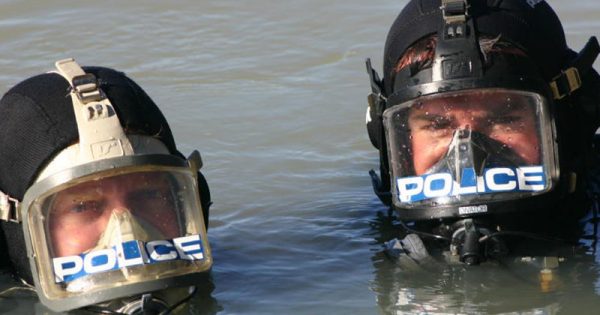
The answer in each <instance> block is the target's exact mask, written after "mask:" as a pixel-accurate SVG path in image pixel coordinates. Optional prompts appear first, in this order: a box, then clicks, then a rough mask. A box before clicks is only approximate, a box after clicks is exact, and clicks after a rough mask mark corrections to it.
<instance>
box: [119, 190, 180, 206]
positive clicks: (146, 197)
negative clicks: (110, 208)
mask: <svg viewBox="0 0 600 315" xmlns="http://www.w3.org/2000/svg"><path fill="white" fill-rule="evenodd" d="M128 199H129V202H130V203H131V204H133V205H145V206H157V205H162V204H165V203H169V202H170V201H171V196H170V194H169V192H168V191H167V190H165V189H161V188H145V189H139V190H136V191H133V192H131V193H129V195H128Z"/></svg>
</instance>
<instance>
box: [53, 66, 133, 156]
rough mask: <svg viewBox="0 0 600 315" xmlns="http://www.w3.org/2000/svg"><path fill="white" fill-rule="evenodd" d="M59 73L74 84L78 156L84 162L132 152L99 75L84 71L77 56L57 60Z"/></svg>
mask: <svg viewBox="0 0 600 315" xmlns="http://www.w3.org/2000/svg"><path fill="white" fill-rule="evenodd" d="M55 65H56V68H57V69H58V73H59V74H60V75H61V76H63V77H64V78H65V79H66V80H67V81H68V82H69V85H70V86H71V92H70V94H71V99H72V101H73V111H74V113H75V119H76V121H77V129H78V131H79V156H78V159H79V161H80V162H82V163H87V162H92V161H97V160H103V159H108V158H112V157H118V156H125V155H133V154H134V151H133V147H132V145H131V143H130V142H129V139H128V138H127V136H126V135H125V132H124V131H123V128H122V127H121V123H120V122H119V117H118V116H117V113H116V112H115V109H114V106H113V105H112V104H111V103H110V101H109V99H108V98H107V97H106V94H104V92H103V91H102V90H101V89H100V87H99V86H98V81H97V80H96V77H95V76H94V75H93V74H91V73H85V72H84V71H83V69H82V68H81V67H80V66H79V65H78V64H77V62H75V60H74V59H72V58H69V59H64V60H59V61H57V62H56V63H55Z"/></svg>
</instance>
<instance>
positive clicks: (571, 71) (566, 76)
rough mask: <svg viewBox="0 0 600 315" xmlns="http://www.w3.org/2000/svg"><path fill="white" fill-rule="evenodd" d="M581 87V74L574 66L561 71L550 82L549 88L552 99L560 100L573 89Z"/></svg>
mask: <svg viewBox="0 0 600 315" xmlns="http://www.w3.org/2000/svg"><path fill="white" fill-rule="evenodd" d="M580 87H581V76H580V75H579V70H577V68H575V67H571V68H568V69H567V70H564V71H562V73H561V74H559V75H558V76H556V77H555V78H554V79H553V80H552V82H550V89H552V95H553V96H554V99H556V100H560V99H563V98H565V97H566V96H568V95H571V93H573V92H574V91H575V90H577V89H579V88H580Z"/></svg>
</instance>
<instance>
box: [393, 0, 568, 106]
mask: <svg viewBox="0 0 600 315" xmlns="http://www.w3.org/2000/svg"><path fill="white" fill-rule="evenodd" d="M441 5H442V3H441V0H414V1H410V2H409V3H408V4H407V5H406V7H404V9H403V10H402V12H401V13H400V14H399V15H398V17H397V18H396V20H395V21H394V23H393V24H392V26H391V28H390V31H389V33H388V36H387V39H386V43H385V51H384V59H383V70H384V72H383V74H384V93H385V94H386V95H388V96H389V95H390V94H391V93H392V92H393V91H392V90H393V87H392V84H393V80H394V78H393V73H392V72H393V69H394V67H395V65H396V63H397V62H398V60H399V59H400V57H401V56H402V55H403V54H404V52H405V51H406V49H407V48H408V47H410V46H411V45H413V44H414V43H415V42H417V41H418V40H420V39H422V38H424V37H427V36H429V35H432V34H436V33H437V32H438V31H439V30H440V28H441V27H442V23H443V21H444V20H443V18H442V10H441V9H440V7H441ZM469 5H470V7H469V15H470V16H471V17H472V18H473V23H474V25H475V28H476V30H477V32H478V34H486V35H489V36H498V35H500V36H501V37H502V39H503V40H505V41H509V42H511V43H513V44H515V45H517V46H518V47H520V48H521V49H523V50H524V51H525V52H526V54H527V55H528V56H530V57H531V58H532V59H533V60H535V62H536V64H537V66H538V70H539V72H540V74H541V75H542V77H543V79H545V81H547V82H549V81H551V80H552V78H554V77H555V76H556V75H557V74H559V73H560V71H561V69H563V68H564V67H565V63H566V60H568V58H567V56H568V54H569V49H568V47H567V43H566V40H565V35H564V31H563V28H562V25H561V23H560V20H559V19H558V16H557V15H556V13H555V12H554V11H553V10H552V8H550V6H549V5H548V4H547V3H546V2H545V1H528V0H473V1H469Z"/></svg>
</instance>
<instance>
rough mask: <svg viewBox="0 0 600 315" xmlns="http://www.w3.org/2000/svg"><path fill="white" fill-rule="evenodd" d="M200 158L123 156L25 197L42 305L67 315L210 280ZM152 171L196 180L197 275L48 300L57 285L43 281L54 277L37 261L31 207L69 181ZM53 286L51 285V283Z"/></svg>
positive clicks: (72, 172)
mask: <svg viewBox="0 0 600 315" xmlns="http://www.w3.org/2000/svg"><path fill="white" fill-rule="evenodd" d="M198 157H199V155H198V154H193V155H192V157H191V158H190V160H187V161H185V160H183V159H181V158H179V157H176V156H172V155H160V154H154V155H137V156H136V155H134V156H124V157H117V158H111V159H105V160H100V161H96V162H94V163H87V164H84V165H80V166H76V167H74V168H71V169H66V170H63V171H62V172H58V173H56V174H54V175H51V176H49V177H47V178H45V179H43V180H41V181H39V182H38V183H36V184H34V185H33V186H31V187H30V188H29V189H28V191H27V192H26V193H25V196H24V198H23V202H22V203H21V204H20V207H19V211H20V214H21V218H23V233H24V235H25V244H26V247H27V253H28V257H29V263H30V268H31V271H32V275H33V280H34V285H35V288H36V292H37V293H38V296H39V298H40V300H41V301H42V303H43V304H44V305H46V306H47V307H49V308H50V309H52V310H53V311H59V312H60V311H68V310H71V309H76V308H80V307H83V306H87V305H92V304H97V303H101V302H105V301H108V300H113V299H118V298H123V297H127V296H134V295H138V294H141V293H145V292H151V291H158V290H162V289H165V288H167V287H182V286H192V285H195V284H197V283H200V282H204V281H207V280H208V271H210V269H211V267H212V255H211V251H210V245H209V243H208V239H207V237H206V229H205V224H204V220H203V214H202V208H201V206H200V205H201V202H200V196H199V193H198V187H197V184H196V183H197V177H196V176H197V171H198V168H197V167H198V166H199V165H200V163H201V162H200V161H199V160H198ZM136 165H137V166H141V167H149V168H161V167H162V168H164V167H168V168H179V169H182V170H186V169H187V170H188V172H189V175H190V176H192V177H193V179H194V180H193V183H194V185H195V187H194V192H193V193H192V195H194V196H197V198H196V200H195V201H194V204H195V205H197V206H198V209H200V213H198V214H197V215H196V217H197V219H198V220H197V221H196V222H194V223H195V225H196V226H195V229H196V231H198V232H199V234H200V239H201V241H202V249H203V253H204V258H203V259H202V260H201V261H200V264H198V266H197V268H196V271H195V272H193V273H189V272H188V273H183V274H177V273H175V275H172V274H168V275H167V276H163V277H161V278H159V279H154V280H144V281H139V282H136V283H133V284H126V285H122V286H118V287H113V288H101V289H99V290H92V291H88V292H84V293H78V294H73V295H71V296H67V297H63V298H56V297H54V296H48V288H49V286H52V285H56V284H55V283H52V282H51V281H48V280H44V279H52V278H53V277H52V276H42V275H41V274H42V273H46V271H47V270H51V268H50V267H49V266H43V265H41V264H44V262H42V261H40V260H38V259H37V258H38V257H40V256H42V257H43V256H44V255H40V253H38V250H37V249H36V248H37V247H39V246H44V245H41V244H38V245H34V243H35V242H37V241H39V236H36V232H35V231H33V230H32V227H31V226H30V220H31V215H32V212H31V207H32V205H34V204H35V203H36V200H37V199H38V197H40V196H42V195H47V193H48V192H49V191H51V190H52V188H54V187H57V186H60V185H63V184H65V183H68V182H70V181H73V180H76V179H77V178H81V177H83V176H88V175H91V174H94V173H98V172H103V171H107V170H115V169H120V168H126V167H134V166H136ZM46 263H47V264H49V262H46ZM48 282H51V283H48Z"/></svg>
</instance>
